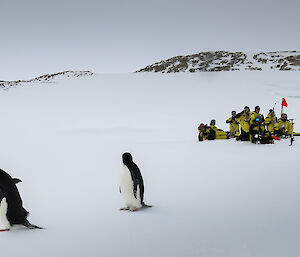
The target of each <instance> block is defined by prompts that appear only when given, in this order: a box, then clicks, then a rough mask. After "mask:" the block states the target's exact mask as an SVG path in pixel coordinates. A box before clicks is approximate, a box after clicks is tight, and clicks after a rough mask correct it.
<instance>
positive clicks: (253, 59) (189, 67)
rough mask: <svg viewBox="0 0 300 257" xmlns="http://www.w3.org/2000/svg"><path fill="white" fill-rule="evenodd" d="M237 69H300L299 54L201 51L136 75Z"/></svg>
mask: <svg viewBox="0 0 300 257" xmlns="http://www.w3.org/2000/svg"><path fill="white" fill-rule="evenodd" d="M236 70H294V71H299V70H300V52H299V51H281V52H261V53H255V54H253V53H252V54H249V53H243V52H227V51H216V52H201V53H197V54H193V55H186V56H176V57H173V58H170V59H167V60H163V61H160V62H157V63H154V64H152V65H148V66H147V67H145V68H143V69H140V70H138V71H136V72H161V73H175V72H208V71H236Z"/></svg>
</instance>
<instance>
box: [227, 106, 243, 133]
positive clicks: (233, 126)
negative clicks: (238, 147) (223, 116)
mask: <svg viewBox="0 0 300 257" xmlns="http://www.w3.org/2000/svg"><path fill="white" fill-rule="evenodd" d="M226 123H229V124H230V125H229V132H230V133H231V136H232V137H237V136H239V134H240V124H239V123H238V121H237V120H236V111H232V112H231V117H230V118H229V119H227V120H226Z"/></svg>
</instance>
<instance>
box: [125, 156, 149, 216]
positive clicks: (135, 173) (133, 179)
mask: <svg viewBox="0 0 300 257" xmlns="http://www.w3.org/2000/svg"><path fill="white" fill-rule="evenodd" d="M122 158H123V165H122V169H121V176H120V193H121V194H122V196H123V198H124V200H125V203H126V207H124V208H121V209H120V210H129V211H137V210H139V209H141V208H143V207H151V206H150V205H146V204H145V203H144V182H143V178H142V175H141V172H140V169H139V167H138V166H137V165H136V164H135V163H134V162H133V160H132V156H131V154H130V153H124V154H123V156H122Z"/></svg>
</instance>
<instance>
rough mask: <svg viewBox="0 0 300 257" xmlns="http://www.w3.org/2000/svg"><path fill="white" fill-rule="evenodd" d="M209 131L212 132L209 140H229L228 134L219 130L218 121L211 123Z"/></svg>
mask: <svg viewBox="0 0 300 257" xmlns="http://www.w3.org/2000/svg"><path fill="white" fill-rule="evenodd" d="M208 129H209V130H210V135H211V137H209V138H207V139H208V140H213V139H228V138H229V134H228V133H227V132H225V131H224V130H222V129H218V128H217V127H216V120H211V121H210V125H209V126H208ZM213 131H214V133H213Z"/></svg>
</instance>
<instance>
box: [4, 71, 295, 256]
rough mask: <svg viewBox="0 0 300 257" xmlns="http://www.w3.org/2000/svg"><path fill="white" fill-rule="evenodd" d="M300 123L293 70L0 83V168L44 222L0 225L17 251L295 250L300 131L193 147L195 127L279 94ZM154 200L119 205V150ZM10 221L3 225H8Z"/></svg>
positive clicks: (220, 121)
mask: <svg viewBox="0 0 300 257" xmlns="http://www.w3.org/2000/svg"><path fill="white" fill-rule="evenodd" d="M282 97H285V98H286V100H287V103H288V107H287V108H285V112H287V114H288V116H289V118H295V119H296V120H295V122H296V124H295V131H298V132H299V131H300V77H299V74H298V72H255V71H253V72H249V71H248V72H238V73H236V72H215V73H214V72H211V73H197V74H152V73H151V74H145V73H143V74H122V75H118V74H110V75H99V74H98V75H97V74H96V75H94V76H89V77H79V78H63V77H61V78H59V79H57V80H56V83H51V84H44V83H27V84H25V85H23V86H20V87H16V88H10V89H8V90H0V108H1V119H0V120H1V128H0V131H1V134H0V142H1V150H0V151H1V152H0V160H1V167H0V168H1V169H3V170H5V171H7V172H8V173H9V174H10V175H11V176H12V177H17V178H20V179H21V180H22V181H23V182H22V183H19V184H18V188H19V191H20V194H21V196H22V199H23V204H24V207H25V208H26V209H27V210H28V211H29V212H30V213H31V215H30V217H29V221H30V222H32V223H33V224H36V225H39V226H42V227H44V228H45V229H43V230H28V229H24V228H20V229H17V230H13V231H9V232H1V233H0V246H1V256H9V257H19V256H23V257H24V256H26V257H41V256H43V257H66V256H70V257H77V256H78V257H81V256H87V257H94V256H95V257H96V256H116V257H117V256H118V257H120V256H130V257H140V256H143V257H154V256H162V257H189V256H191V257H196V256H197V257H198V256H204V257H283V256H288V257H299V256H300V244H299V241H300V221H299V217H300V206H299V193H300V187H299V182H300V169H299V164H300V159H299V156H300V138H299V137H298V138H296V141H295V142H294V145H293V146H289V140H281V141H276V142H275V144H274V145H254V144H251V143H249V142H237V141H235V140H234V139H230V140H216V141H204V142H198V141H197V136H198V131H197V127H198V125H199V123H201V122H204V123H208V122H209V121H210V120H211V119H216V120H217V126H218V127H219V128H222V129H226V130H227V129H228V126H227V125H226V124H225V120H226V119H227V118H229V117H230V113H231V111H232V110H236V111H241V110H242V109H243V107H244V106H245V105H248V106H250V108H251V110H253V108H254V106H256V105H260V106H261V112H262V113H263V114H265V115H266V114H267V113H268V110H269V109H270V108H272V107H273V105H274V103H275V102H276V103H277V105H276V107H275V111H276V113H277V114H279V112H280V103H281V98H282ZM125 151H129V152H131V154H132V155H133V159H134V161H135V162H136V163H137V165H138V166H139V167H140V170H141V173H142V175H143V178H144V183H145V202H146V203H147V204H152V205H153V208H148V209H143V210H141V211H138V212H134V213H132V212H126V211H119V208H120V207H124V205H125V204H124V202H123V200H122V197H121V195H120V194H119V184H118V181H119V173H120V168H121V164H122V163H121V156H122V154H123V152H125ZM2 228H3V227H2Z"/></svg>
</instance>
